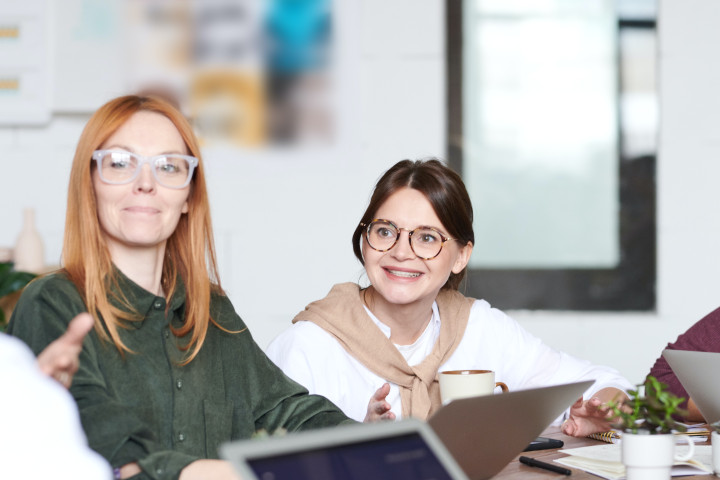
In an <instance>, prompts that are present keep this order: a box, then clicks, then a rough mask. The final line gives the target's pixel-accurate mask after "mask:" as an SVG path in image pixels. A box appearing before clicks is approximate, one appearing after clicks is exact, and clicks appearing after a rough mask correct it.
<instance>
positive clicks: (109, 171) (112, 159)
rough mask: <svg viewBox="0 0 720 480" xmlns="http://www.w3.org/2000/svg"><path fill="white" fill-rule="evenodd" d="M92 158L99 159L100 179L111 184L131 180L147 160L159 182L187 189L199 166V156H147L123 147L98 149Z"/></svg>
mask: <svg viewBox="0 0 720 480" xmlns="http://www.w3.org/2000/svg"><path fill="white" fill-rule="evenodd" d="M92 158H93V160H95V161H96V162H97V169H98V173H99V174H100V180H102V181H103V182H105V183H109V184H112V185H122V184H125V183H130V182H132V181H133V180H135V179H136V178H137V176H138V175H139V174H140V169H141V168H142V166H143V165H144V164H146V163H147V164H148V165H150V170H151V171H152V173H153V176H154V177H155V180H157V182H158V183H159V184H160V185H162V186H164V187H168V188H185V187H187V186H188V184H189V183H190V179H191V178H192V176H193V172H194V171H195V167H197V165H198V159H197V158H195V157H191V156H190V155H180V154H176V153H171V154H165V155H154V156H152V157H144V156H142V155H138V154H137V153H131V152H126V151H124V150H95V151H94V152H93V155H92Z"/></svg>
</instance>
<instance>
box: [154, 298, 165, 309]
mask: <svg viewBox="0 0 720 480" xmlns="http://www.w3.org/2000/svg"><path fill="white" fill-rule="evenodd" d="M162 306H163V302H162V300H155V309H156V310H160V309H161V308H162Z"/></svg>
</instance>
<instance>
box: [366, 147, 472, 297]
mask: <svg viewBox="0 0 720 480" xmlns="http://www.w3.org/2000/svg"><path fill="white" fill-rule="evenodd" d="M402 188H412V189H413V190H417V191H419V192H420V193H422V194H423V195H425V197H426V198H427V199H428V201H429V202H430V205H432V207H433V210H435V214H436V215H437V216H438V218H439V219H440V221H441V222H442V224H443V226H444V227H445V228H446V229H447V232H446V233H447V234H448V235H450V236H451V237H453V238H455V239H456V240H457V241H458V243H459V244H460V245H461V246H462V245H466V244H467V243H468V242H470V243H472V244H473V245H474V244H475V233H474V231H473V209H472V203H471V202H470V196H469V195H468V192H467V189H466V188H465V184H464V183H463V181H462V178H460V175H458V174H457V173H455V171H453V170H452V169H450V168H449V167H448V166H446V165H445V164H443V163H442V162H440V161H439V160H437V159H430V160H416V161H412V160H402V161H400V162H398V163H396V164H395V165H393V167H392V168H390V169H389V170H388V171H387V172H385V174H383V176H382V177H380V180H378V182H377V185H375V190H374V191H373V194H372V197H371V198H370V204H369V205H368V207H367V209H366V210H365V213H364V214H363V216H362V218H361V219H360V222H359V223H358V226H357V228H356V229H355V232H354V233H353V236H352V243H353V251H354V252H355V257H357V259H358V260H359V261H360V263H361V264H363V265H365V261H364V259H363V256H362V243H361V242H362V234H363V232H364V231H365V227H363V226H362V225H360V223H364V224H369V223H370V222H371V221H372V220H373V219H374V218H375V214H376V213H377V211H378V210H379V209H380V207H381V206H382V204H383V203H385V201H386V200H387V199H388V198H389V197H390V196H391V195H392V194H393V193H395V192H396V191H398V190H400V189H402ZM466 270H467V269H466V268H465V269H463V270H462V271H461V272H460V273H457V274H456V273H451V274H450V278H448V281H447V282H446V283H445V285H443V289H452V290H457V289H458V286H459V285H460V282H461V281H462V279H463V278H464V277H465V271H466Z"/></svg>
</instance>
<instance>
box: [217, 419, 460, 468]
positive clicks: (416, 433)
mask: <svg viewBox="0 0 720 480" xmlns="http://www.w3.org/2000/svg"><path fill="white" fill-rule="evenodd" d="M221 456H222V457H223V458H226V459H228V460H230V461H231V462H232V463H233V464H234V465H235V466H236V468H238V470H239V471H240V473H241V474H242V475H243V478H247V477H249V478H257V479H259V480H310V479H313V480H336V479H337V480H341V479H342V480H345V479H349V480H366V479H368V478H372V479H375V480H386V479H387V480H400V479H405V478H412V479H420V480H431V479H432V480H454V479H465V478H467V477H465V475H464V474H463V473H462V471H461V470H460V469H459V467H458V466H457V464H456V463H455V462H454V460H453V459H452V457H451V456H450V454H449V453H448V452H447V450H445V448H444V447H443V445H442V444H441V443H440V442H439V440H438V439H437V437H435V435H434V433H433V432H432V430H431V429H429V428H428V426H427V425H425V424H422V423H420V422H416V421H414V420H410V421H408V420H404V421H402V422H388V423H387V424H382V425H381V424H374V425H358V426H350V427H336V428H334V429H323V430H322V431H314V432H306V433H301V434H291V435H288V436H286V437H280V438H271V439H268V440H253V441H249V442H248V441H243V442H233V443H231V444H227V445H225V446H224V448H223V449H221Z"/></svg>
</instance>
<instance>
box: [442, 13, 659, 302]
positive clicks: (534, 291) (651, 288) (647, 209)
mask: <svg viewBox="0 0 720 480" xmlns="http://www.w3.org/2000/svg"><path fill="white" fill-rule="evenodd" d="M462 5H463V2H462V1H460V0H447V1H446V3H445V6H446V8H445V15H446V88H447V96H446V100H447V122H446V125H447V159H448V163H449V165H450V166H451V167H452V168H453V169H454V170H455V171H456V172H458V173H459V174H460V175H462V172H463V108H462V107H463V98H462V97H463V77H462V75H463V65H462V59H463V50H462V44H463V29H462V25H463V22H462V15H463V8H462ZM624 28H643V29H653V30H656V22H655V20H654V19H651V20H623V19H619V20H618V32H620V31H621V30H622V29H624ZM617 48H618V51H617V53H616V58H617V59H618V60H617V64H618V75H619V76H620V77H621V73H622V72H620V68H621V65H622V63H621V62H620V54H621V52H620V51H619V49H620V42H618V47H617ZM621 88H622V85H620V81H618V89H621ZM619 94H620V91H618V98H619ZM616 110H617V116H618V129H619V131H618V137H617V138H618V145H617V152H618V156H619V157H620V158H619V160H620V161H619V162H618V170H619V171H618V175H619V209H620V210H619V213H618V215H619V218H618V221H619V236H620V238H619V241H620V261H619V264H618V265H617V266H616V267H615V268H608V269H600V268H598V269H591V268H574V269H570V268H558V269H487V268H473V269H470V268H468V270H467V278H466V280H465V281H464V282H463V284H461V286H460V289H461V291H463V293H465V294H466V295H469V296H471V297H475V298H486V299H488V300H489V301H491V302H492V304H493V306H496V307H498V308H501V309H533V310H577V311H654V310H655V309H656V303H657V298H656V288H655V286H656V270H657V267H656V233H657V228H656V182H655V166H656V156H657V155H656V153H655V154H653V155H646V156H641V157H634V158H624V157H623V155H622V153H621V152H623V149H622V142H623V125H622V123H621V122H622V118H621V116H620V106H619V102H618V105H617V108H616Z"/></svg>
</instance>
